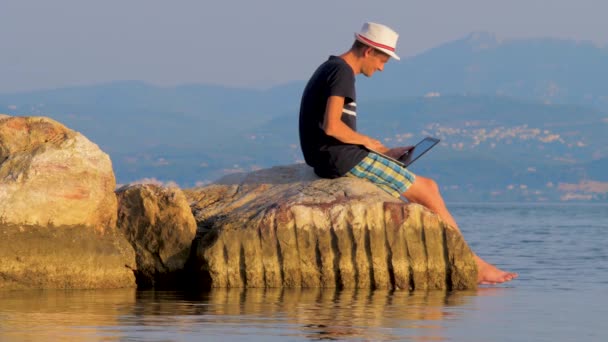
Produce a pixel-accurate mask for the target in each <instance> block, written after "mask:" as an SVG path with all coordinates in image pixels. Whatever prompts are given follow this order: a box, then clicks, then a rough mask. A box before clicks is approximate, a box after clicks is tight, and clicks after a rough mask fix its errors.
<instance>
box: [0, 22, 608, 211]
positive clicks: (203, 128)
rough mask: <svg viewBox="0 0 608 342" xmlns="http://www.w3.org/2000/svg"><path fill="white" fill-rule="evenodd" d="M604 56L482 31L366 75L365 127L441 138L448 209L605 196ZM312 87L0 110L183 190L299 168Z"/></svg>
mask: <svg viewBox="0 0 608 342" xmlns="http://www.w3.org/2000/svg"><path fill="white" fill-rule="evenodd" d="M606 57H608V52H607V50H606V49H603V48H599V47H595V46H593V45H591V44H588V43H581V42H573V41H561V40H551V39H537V40H513V41H501V40H498V39H496V38H495V37H494V36H492V35H491V34H487V33H473V34H471V35H469V36H468V37H466V38H464V39H461V40H457V41H454V42H450V43H447V44H444V45H442V46H439V47H437V48H434V49H432V50H429V51H427V52H425V53H423V54H420V55H418V56H415V57H412V58H409V59H404V60H402V61H401V62H391V63H389V64H388V65H387V67H386V69H385V72H383V73H380V74H377V76H376V75H375V76H374V78H372V79H365V78H358V80H357V82H358V101H357V102H358V104H359V114H360V115H359V124H358V126H359V128H360V129H361V130H362V131H363V132H365V133H367V134H370V135H372V136H375V137H379V138H382V139H383V140H384V141H385V142H386V144H387V145H407V144H413V143H415V142H416V141H417V140H419V139H420V138H421V137H423V136H425V135H433V136H437V137H440V138H441V139H442V143H441V145H440V147H438V148H436V149H434V150H433V151H432V152H431V153H429V154H428V155H427V156H425V157H424V159H422V160H420V161H419V162H417V163H416V164H415V165H414V166H413V170H414V171H415V172H419V173H420V174H425V175H429V176H432V177H435V178H437V180H438V181H439V182H440V184H442V185H443V191H444V193H445V195H446V197H447V198H448V199H449V200H452V201H464V200H471V201H472V200H484V201H486V200H492V201H511V200H517V201H521V200H524V201H557V200H594V201H606V200H608V137H607V135H606V134H605V132H606V131H607V129H608V114H607V112H608V77H606V76H608V74H607V73H608V58H606ZM320 62H321V61H320ZM311 73H312V70H311ZM304 84H305V82H304V81H299V82H292V83H289V84H286V85H282V86H277V87H273V88H271V89H268V90H253V89H235V88H227V87H221V86H214V85H183V86H178V87H156V86H152V85H148V84H146V83H143V82H138V81H127V82H114V83H109V84H101V85H93V86H87V87H73V88H63V89H54V90H41V91H32V92H24V93H17V94H0V113H7V114H10V115H44V116H49V117H52V118H54V119H56V120H58V121H60V122H62V123H64V124H66V125H67V126H68V127H70V128H73V129H76V130H78V131H80V132H82V133H83V134H85V135H86V136H87V137H89V138H90V139H91V140H92V141H94V142H96V143H98V144H99V145H100V147H101V148H102V149H104V150H105V151H107V152H108V153H109V154H110V156H111V157H112V160H113V163H114V168H115V170H116V175H117V179H118V182H120V183H126V182H131V181H135V180H138V179H142V178H154V179H158V180H161V181H175V182H177V183H179V184H180V185H182V186H184V187H187V186H192V185H195V184H202V183H205V182H209V181H212V180H213V179H215V178H217V177H219V176H221V175H223V174H226V173H230V172H239V171H249V170H252V169H256V168H260V167H268V166H272V165H277V164H286V163H293V162H298V161H301V159H302V157H301V152H300V149H299V145H298V138H297V115H298V108H299V98H300V94H301V91H302V89H303V87H304Z"/></svg>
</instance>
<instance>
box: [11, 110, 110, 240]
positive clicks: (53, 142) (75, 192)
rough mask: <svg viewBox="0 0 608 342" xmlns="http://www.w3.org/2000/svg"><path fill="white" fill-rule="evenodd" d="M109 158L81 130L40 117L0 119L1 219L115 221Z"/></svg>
mask: <svg viewBox="0 0 608 342" xmlns="http://www.w3.org/2000/svg"><path fill="white" fill-rule="evenodd" d="M115 187H116V180H115V178H114V171H113V170H112V163H111V162H110V157H109V156H108V155H107V154H105V153H104V152H102V151H101V150H100V149H99V147H98V146H97V145H95V144H93V143H92V142H90V141H89V140H88V139H87V138H85V137H84V136H83V135H82V134H80V133H78V132H75V131H72V130H70V129H68V128H66V127H65V126H63V125H61V124H60V123H58V122H56V121H53V120H51V119H48V118H43V117H5V118H0V218H2V221H3V222H5V223H15V224H21V223H23V224H36V225H47V224H49V223H51V224H53V225H57V226H59V225H78V224H83V223H84V224H86V225H87V226H93V227H95V228H97V229H99V230H103V229H104V228H105V227H113V226H114V225H115V223H116V196H115V194H114V188H115Z"/></svg>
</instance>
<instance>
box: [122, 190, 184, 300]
mask: <svg viewBox="0 0 608 342" xmlns="http://www.w3.org/2000/svg"><path fill="white" fill-rule="evenodd" d="M116 193H117V195H118V229H119V230H120V231H122V232H123V234H125V236H126V237H127V239H128V240H129V242H130V243H131V245H132V246H133V248H134V249H135V253H136V261H137V271H136V273H135V274H136V277H137V283H138V286H139V287H149V286H154V287H156V288H159V287H175V286H177V285H179V280H180V278H182V277H183V271H184V267H185V265H186V261H187V260H188V256H189V254H190V246H191V244H192V240H193V239H194V236H195V234H196V221H195V220H194V216H193V215H192V211H191V210H190V205H189V204H188V201H187V200H186V197H185V196H184V194H183V193H182V191H181V190H180V189H179V188H176V187H170V188H165V187H160V186H157V185H152V184H145V185H144V184H140V185H130V186H125V187H122V188H120V189H119V190H118V191H117V192H116Z"/></svg>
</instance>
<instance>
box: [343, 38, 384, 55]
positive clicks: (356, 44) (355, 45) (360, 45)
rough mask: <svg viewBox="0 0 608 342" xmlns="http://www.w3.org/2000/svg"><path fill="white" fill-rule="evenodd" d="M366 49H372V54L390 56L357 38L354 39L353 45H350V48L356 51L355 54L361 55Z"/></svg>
mask: <svg viewBox="0 0 608 342" xmlns="http://www.w3.org/2000/svg"><path fill="white" fill-rule="evenodd" d="M366 49H372V51H373V52H374V54H376V55H385V56H387V57H390V56H389V55H387V54H386V53H384V52H382V51H380V50H378V49H374V48H373V47H371V46H369V45H366V44H363V43H361V42H360V41H358V40H355V42H354V43H353V46H351V50H353V51H354V52H356V53H357V55H359V56H362V55H363V52H365V50H366Z"/></svg>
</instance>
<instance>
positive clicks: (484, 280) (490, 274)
mask: <svg viewBox="0 0 608 342" xmlns="http://www.w3.org/2000/svg"><path fill="white" fill-rule="evenodd" d="M475 262H476V263H477V283H478V284H499V283H504V282H507V281H511V280H513V279H515V278H517V277H518V274H517V273H513V272H506V271H503V270H501V269H499V268H498V267H496V266H494V265H492V264H489V263H487V262H485V261H484V260H483V259H481V258H480V257H478V256H475Z"/></svg>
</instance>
